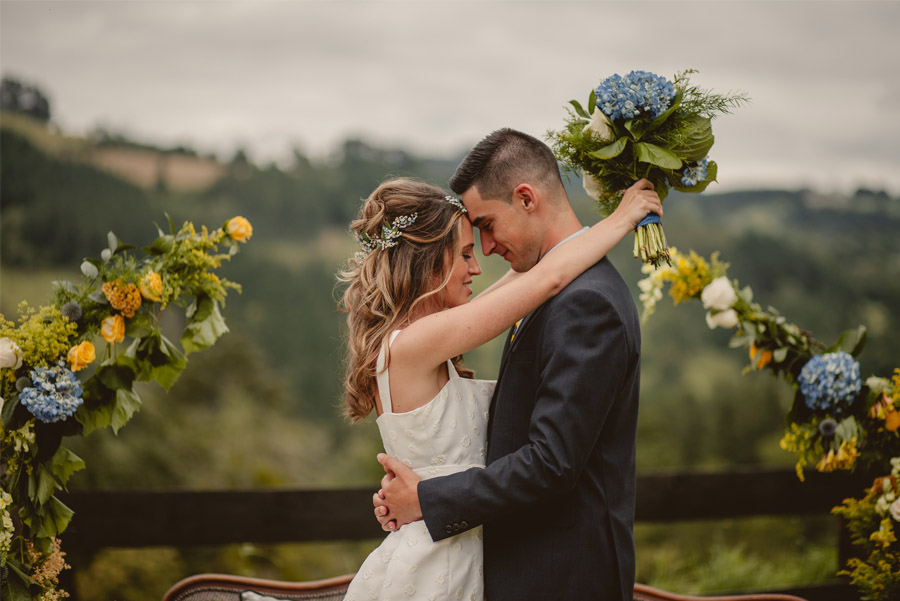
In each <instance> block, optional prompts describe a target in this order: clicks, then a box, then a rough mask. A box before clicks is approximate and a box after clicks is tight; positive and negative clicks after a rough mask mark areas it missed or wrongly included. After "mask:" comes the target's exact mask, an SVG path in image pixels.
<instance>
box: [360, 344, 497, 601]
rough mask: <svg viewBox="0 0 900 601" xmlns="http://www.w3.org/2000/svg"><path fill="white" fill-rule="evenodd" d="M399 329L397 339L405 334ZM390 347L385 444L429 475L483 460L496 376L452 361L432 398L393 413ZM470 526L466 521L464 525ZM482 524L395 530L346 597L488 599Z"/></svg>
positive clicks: (383, 381)
mask: <svg viewBox="0 0 900 601" xmlns="http://www.w3.org/2000/svg"><path fill="white" fill-rule="evenodd" d="M399 333H400V332H399V330H398V331H396V332H393V333H392V334H391V337H390V343H393V341H394V338H395V337H396V336H397V334H399ZM383 367H384V351H383V350H382V352H381V354H380V355H379V357H378V394H379V395H380V397H381V405H382V409H383V411H384V412H383V413H382V414H381V415H380V416H379V417H378V419H377V420H376V423H377V424H378V429H379V430H380V432H381V439H382V441H383V442H384V450H385V452H386V453H388V454H389V455H392V456H393V457H395V458H396V459H398V460H400V461H402V462H403V463H405V464H406V465H408V466H409V467H410V468H412V470H413V471H414V472H415V473H416V474H418V475H419V477H421V478H422V479H427V478H433V477H435V476H444V475H447V474H453V473H456V472H461V471H464V470H467V469H469V468H471V467H484V461H485V457H486V456H487V445H486V442H485V441H486V436H487V419H488V409H489V407H490V402H491V395H492V394H493V392H494V384H495V382H493V381H488V380H469V379H466V378H460V377H459V375H458V374H457V373H456V369H454V367H453V364H452V363H451V362H450V361H448V362H447V371H448V372H449V375H450V380H449V381H448V382H447V384H445V385H444V387H443V388H442V389H441V391H440V392H439V393H438V394H437V396H436V397H434V398H433V399H432V400H431V401H429V402H428V403H427V404H425V405H423V406H421V407H419V408H418V409H414V410H412V411H409V412H407V413H393V412H392V407H391V392H390V388H389V386H388V371H387V370H386V369H385V370H384V371H382V369H383ZM463 527H465V526H463ZM481 538H482V535H481V527H480V526H478V527H476V528H472V529H470V530H466V531H465V532H463V533H461V534H458V535H457V536H452V537H449V538H445V539H443V540H441V541H438V542H433V541H432V540H431V535H430V534H429V533H428V529H427V528H426V527H425V522H422V521H418V522H413V523H412V524H407V525H405V526H402V527H401V528H400V529H399V530H397V531H396V532H391V533H390V534H388V535H387V538H385V539H384V542H382V543H381V545H379V546H378V548H376V549H375V550H374V551H372V553H371V554H370V555H369V557H368V558H366V560H365V562H363V564H362V566H361V567H360V568H359V571H358V572H357V574H356V577H355V578H354V579H353V582H351V583H350V588H349V589H348V591H347V595H346V597H345V601H369V600H371V599H378V600H380V601H390V600H403V601H406V600H408V599H422V600H426V599H427V600H429V601H443V600H465V601H482V600H483V599H484V582H483V581H484V576H483V564H482V558H483V553H482V544H481Z"/></svg>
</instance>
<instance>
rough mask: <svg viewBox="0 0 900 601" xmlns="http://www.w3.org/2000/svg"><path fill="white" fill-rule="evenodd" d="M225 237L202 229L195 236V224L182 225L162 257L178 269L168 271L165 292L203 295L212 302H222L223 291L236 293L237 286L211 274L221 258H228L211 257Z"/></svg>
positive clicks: (176, 295) (176, 294) (221, 256)
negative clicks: (230, 290)
mask: <svg viewBox="0 0 900 601" xmlns="http://www.w3.org/2000/svg"><path fill="white" fill-rule="evenodd" d="M234 219H237V218H233V219H232V220H231V221H234ZM224 236H225V233H224V232H223V231H222V230H221V229H217V230H214V231H213V232H212V233H210V232H209V230H207V229H206V227H205V226H204V227H202V228H201V230H200V233H199V234H198V233H197V230H196V229H195V228H194V224H192V223H190V222H188V223H185V224H184V227H182V228H181V231H179V232H178V234H177V235H176V236H175V244H174V245H173V246H172V248H171V250H169V252H168V253H167V255H166V257H165V258H164V261H165V262H166V263H170V264H173V265H177V266H178V269H177V270H172V271H168V272H167V276H166V277H167V279H166V282H165V289H166V293H167V294H170V295H172V296H174V297H179V296H197V295H199V294H201V293H204V294H207V295H209V296H210V297H211V298H213V299H215V300H224V298H225V295H226V288H235V289H238V290H239V289H240V287H239V286H237V285H236V284H233V283H231V282H227V281H226V282H224V283H223V282H222V281H221V280H220V279H219V277H218V276H217V275H216V274H215V273H212V271H211V270H213V269H216V268H218V267H220V266H221V265H222V260H223V259H227V258H229V255H227V254H222V255H215V254H210V251H211V250H214V249H215V247H216V244H218V243H219V242H221V240H222V238H223V237H224Z"/></svg>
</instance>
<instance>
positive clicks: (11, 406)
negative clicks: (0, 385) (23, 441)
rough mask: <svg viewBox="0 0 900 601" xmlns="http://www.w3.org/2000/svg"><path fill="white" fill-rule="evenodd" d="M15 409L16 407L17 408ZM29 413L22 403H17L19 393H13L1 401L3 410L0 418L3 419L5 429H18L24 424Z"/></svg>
mask: <svg viewBox="0 0 900 601" xmlns="http://www.w3.org/2000/svg"><path fill="white" fill-rule="evenodd" d="M19 408H20V410H19V411H16V409H19ZM30 415H31V414H30V413H28V410H27V409H25V407H22V404H21V403H19V395H15V396H13V397H11V398H8V399H6V402H4V403H3V411H2V413H0V419H3V425H4V426H5V427H6V429H7V430H18V429H19V428H21V427H22V426H24V425H25V422H26V421H28V418H29V416H30Z"/></svg>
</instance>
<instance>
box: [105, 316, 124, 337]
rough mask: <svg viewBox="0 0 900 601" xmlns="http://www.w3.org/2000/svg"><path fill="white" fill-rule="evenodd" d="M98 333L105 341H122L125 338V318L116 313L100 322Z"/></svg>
mask: <svg viewBox="0 0 900 601" xmlns="http://www.w3.org/2000/svg"><path fill="white" fill-rule="evenodd" d="M100 335H101V336H103V340H105V341H107V342H122V341H123V340H124V339H125V318H124V317H122V316H121V315H119V314H118V313H116V314H115V315H110V316H109V317H107V318H106V319H104V320H103V321H102V322H100Z"/></svg>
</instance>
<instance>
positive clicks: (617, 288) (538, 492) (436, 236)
mask: <svg viewBox="0 0 900 601" xmlns="http://www.w3.org/2000/svg"><path fill="white" fill-rule="evenodd" d="M450 188H451V189H452V191H453V192H454V193H455V194H456V195H457V196H451V195H449V194H448V192H446V191H444V190H442V189H441V188H438V187H435V186H432V185H429V184H426V183H422V182H419V181H416V180H411V179H394V180H389V181H386V182H385V183H383V184H382V185H380V186H379V187H378V188H377V189H376V190H375V191H374V192H372V194H371V195H370V196H369V198H367V199H366V200H365V201H364V203H363V206H362V208H361V209H360V212H359V216H358V218H357V219H356V220H355V221H353V222H352V223H351V225H350V228H351V231H352V232H353V233H355V235H356V237H357V239H358V240H359V242H360V246H361V250H360V252H358V253H357V254H356V255H355V256H354V257H353V258H351V259H350V260H349V262H348V266H347V269H346V270H344V271H343V272H342V273H341V274H340V276H339V277H340V279H341V280H342V281H343V282H345V283H346V290H345V293H344V296H343V298H342V301H341V305H342V309H343V310H344V311H346V313H347V321H348V326H349V327H348V340H347V347H348V362H347V372H346V379H345V391H346V413H347V415H348V416H349V417H350V418H351V419H352V420H354V421H356V420H360V419H362V418H364V417H366V416H367V415H369V414H370V413H372V412H373V411H374V412H375V413H376V414H377V416H378V417H377V419H376V423H377V425H378V428H379V431H380V433H381V436H382V439H383V442H384V449H385V453H384V454H380V455H379V456H378V460H379V461H380V462H381V464H382V465H383V467H384V470H385V477H384V479H383V480H382V485H381V489H380V490H379V491H378V492H377V493H375V494H374V496H373V503H374V513H375V517H376V518H377V519H378V521H379V522H380V523H381V525H382V527H383V528H384V529H385V530H386V531H389V534H388V535H387V537H386V538H385V540H384V542H383V543H382V544H381V545H380V546H379V547H378V548H377V549H375V551H373V552H372V554H371V555H370V556H369V557H368V558H367V559H366V560H365V562H364V563H363V565H362V566H361V567H360V569H359V571H358V573H357V574H356V577H355V578H354V580H353V582H352V583H351V585H350V588H349V591H348V593H347V597H346V598H347V599H348V600H357V601H363V600H369V599H381V600H387V599H423V600H426V599H434V600H445V599H446V600H455V599H464V600H466V601H469V600H479V601H480V600H482V599H489V600H490V601H503V600H506V599H509V600H516V601H523V600H531V599H534V600H542V601H545V600H548V599H603V600H613V599H615V600H622V601H628V600H630V599H631V596H632V589H633V585H634V538H633V533H632V528H633V522H634V493H635V432H636V427H637V413H638V386H639V380H640V342H641V340H640V329H639V326H638V316H637V312H636V309H635V305H634V302H633V300H632V297H631V294H630V292H629V290H628V287H627V286H626V284H625V282H624V280H623V279H622V277H621V276H620V275H619V273H618V272H617V271H616V269H615V268H614V267H613V265H612V263H611V262H610V261H609V259H607V258H605V255H606V253H607V252H608V251H609V250H610V249H611V248H613V246H615V245H616V243H618V242H619V240H621V239H622V238H623V237H624V236H625V235H626V234H627V233H629V232H631V231H633V230H634V228H635V225H636V224H637V223H638V222H639V221H640V220H641V219H643V218H644V217H645V216H646V215H647V214H648V213H651V212H652V213H657V214H659V215H662V206H661V204H660V201H659V198H658V196H657V195H656V193H655V192H654V191H653V186H652V184H651V183H650V182H648V181H646V180H641V181H638V182H637V183H635V184H634V185H633V186H632V187H631V188H629V189H628V190H625V191H624V198H623V201H622V203H621V204H620V206H619V208H618V209H617V210H616V211H615V212H614V213H613V214H612V215H610V216H609V217H608V218H606V219H603V220H602V221H600V222H599V223H597V224H596V225H594V226H592V227H589V228H588V227H582V225H581V223H580V222H579V221H578V219H577V217H576V216H575V213H574V212H573V211H572V208H571V206H570V205H569V200H568V198H567V196H566V192H565V189H564V188H563V184H562V180H561V177H560V173H559V168H558V166H557V162H556V159H555V158H554V156H553V153H552V152H551V151H550V149H549V148H548V147H547V146H546V145H545V144H543V143H542V142H541V141H539V140H537V139H536V138H533V137H531V136H529V135H526V134H523V133H521V132H517V131H515V130H509V129H504V130H498V131H495V132H493V133H492V134H490V135H489V136H487V137H486V138H485V139H483V140H482V141H481V142H479V143H478V145H476V146H475V148H474V149H473V150H472V151H471V152H470V153H469V154H468V155H467V156H466V158H465V159H464V160H463V162H462V163H461V164H460V166H459V167H458V169H457V170H456V173H455V174H454V176H453V177H452V179H451V180H450ZM473 228H477V229H478V235H479V236H480V241H481V248H482V251H483V252H484V254H485V255H490V254H492V253H494V254H499V255H500V256H502V257H503V258H504V259H505V260H506V261H508V262H509V264H510V266H511V270H510V271H509V273H507V274H506V275H505V276H503V277H502V278H501V279H500V280H498V281H497V282H495V283H494V284H493V285H491V286H490V287H489V288H488V289H487V290H485V292H483V293H482V294H479V295H478V296H477V297H476V298H473V299H470V297H471V295H472V289H471V287H470V286H471V284H472V281H473V278H474V277H476V276H478V275H479V274H480V273H481V268H480V267H479V265H478V259H477V257H476V256H475V244H474V242H475V240H474V231H473ZM507 331H508V335H507V338H506V344H505V346H504V348H503V356H502V360H501V365H500V372H499V377H498V380H497V381H496V382H493V381H487V380H479V379H475V378H474V377H473V373H472V372H471V370H468V369H466V368H465V367H464V366H463V364H462V355H463V353H465V352H466V351H469V350H471V349H474V348H476V347H478V346H479V345H482V344H484V343H486V342H488V341H489V340H491V339H493V338H495V337H496V336H498V335H500V334H502V333H504V332H507Z"/></svg>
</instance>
